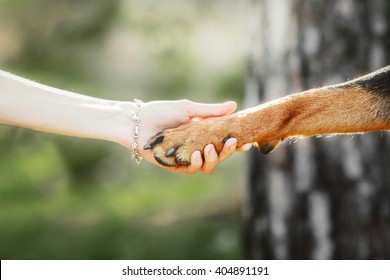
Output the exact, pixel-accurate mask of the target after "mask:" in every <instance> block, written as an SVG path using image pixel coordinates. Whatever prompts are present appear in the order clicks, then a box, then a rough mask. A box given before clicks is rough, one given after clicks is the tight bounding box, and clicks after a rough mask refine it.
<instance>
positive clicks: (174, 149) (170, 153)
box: [165, 147, 178, 157]
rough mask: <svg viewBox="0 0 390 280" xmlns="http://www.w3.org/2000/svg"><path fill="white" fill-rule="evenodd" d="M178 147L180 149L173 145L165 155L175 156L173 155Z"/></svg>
mask: <svg viewBox="0 0 390 280" xmlns="http://www.w3.org/2000/svg"><path fill="white" fill-rule="evenodd" d="M177 149H178V147H172V148H170V149H169V150H168V151H167V152H166V153H165V156H167V157H171V156H173V155H174V154H175V153H176V151H177Z"/></svg>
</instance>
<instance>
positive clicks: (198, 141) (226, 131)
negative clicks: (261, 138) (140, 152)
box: [144, 118, 236, 166]
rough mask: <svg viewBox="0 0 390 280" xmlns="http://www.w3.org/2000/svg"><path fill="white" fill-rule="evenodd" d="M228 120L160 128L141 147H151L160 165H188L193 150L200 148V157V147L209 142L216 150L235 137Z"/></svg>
mask: <svg viewBox="0 0 390 280" xmlns="http://www.w3.org/2000/svg"><path fill="white" fill-rule="evenodd" d="M228 122H229V121H228V119H225V118H221V119H210V120H209V119H208V120H203V121H197V122H191V123H187V124H184V125H182V126H180V127H177V128H173V129H168V130H164V131H162V132H160V133H158V134H156V135H155V136H154V137H152V138H151V139H150V140H149V141H148V143H147V144H146V145H145V146H144V149H145V150H152V151H153V154H154V158H155V159H156V161H157V162H159V163H160V164H161V165H164V166H177V165H189V164H191V155H192V153H193V152H194V151H196V150H198V151H200V152H201V154H202V156H203V150H204V147H205V146H206V145H208V144H213V145H214V146H215V149H216V151H217V153H219V152H220V151H221V150H222V147H223V145H224V143H225V142H226V141H227V140H228V139H229V138H231V137H236V136H235V135H234V134H233V133H232V131H231V128H232V126H230V127H229V126H228V125H227V124H228Z"/></svg>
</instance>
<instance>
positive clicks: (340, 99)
mask: <svg viewBox="0 0 390 280" xmlns="http://www.w3.org/2000/svg"><path fill="white" fill-rule="evenodd" d="M389 129H390V67H386V68H383V69H381V70H378V71H376V72H374V73H372V74H369V75H366V76H363V77H361V78H359V79H356V80H353V81H350V82H348V83H343V84H339V85H335V86H329V87H323V88H318V89H311V90H308V91H305V92H302V93H297V94H293V95H290V96H286V97H283V98H280V99H277V100H274V101H272V102H268V103H265V104H263V105H260V106H257V107H254V108H250V109H247V110H244V111H241V112H238V113H235V114H232V115H229V116H226V117H221V118H212V119H207V120H204V121H199V122H192V123H188V124H185V125H182V126H180V127H178V128H174V129H169V130H165V131H163V132H162V133H160V134H158V135H157V136H155V137H153V138H152V139H151V140H150V141H149V143H148V144H147V145H146V146H145V147H144V148H145V149H152V150H153V152H154V155H155V158H156V160H157V161H158V162H160V163H161V164H162V165H167V166H174V165H178V164H190V158H191V154H192V152H194V151H195V150H200V151H203V148H204V147H205V146H206V145H207V144H209V143H212V144H214V145H215V147H216V150H217V151H218V152H219V151H221V149H222V147H223V143H224V139H225V140H226V138H228V137H234V138H237V140H238V145H242V144H245V143H252V142H255V143H257V145H258V146H259V148H260V150H261V151H262V152H263V153H268V152H270V151H272V150H273V149H274V148H275V147H276V146H277V145H278V144H279V143H280V142H281V141H283V140H285V139H288V138H291V137H297V136H303V137H310V136H318V135H324V134H350V133H364V132H370V131H377V130H389Z"/></svg>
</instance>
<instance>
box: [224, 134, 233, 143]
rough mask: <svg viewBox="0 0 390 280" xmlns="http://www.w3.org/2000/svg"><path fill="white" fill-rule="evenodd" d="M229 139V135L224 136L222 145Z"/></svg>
mask: <svg viewBox="0 0 390 280" xmlns="http://www.w3.org/2000/svg"><path fill="white" fill-rule="evenodd" d="M230 138H232V136H231V135H230V134H229V135H228V136H226V137H225V138H223V140H222V144H225V143H226V141H227V140H229V139H230Z"/></svg>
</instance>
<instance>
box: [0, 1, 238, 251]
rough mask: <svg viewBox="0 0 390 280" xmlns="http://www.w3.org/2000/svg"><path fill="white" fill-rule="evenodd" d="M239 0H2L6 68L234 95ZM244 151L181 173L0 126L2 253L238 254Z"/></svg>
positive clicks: (166, 93) (151, 93) (126, 92)
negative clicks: (208, 169)
mask: <svg viewBox="0 0 390 280" xmlns="http://www.w3.org/2000/svg"><path fill="white" fill-rule="evenodd" d="M244 14H245V7H244V3H243V1H235V0H207V1H206V0H194V1H181V0H164V1H150V0H0V68H1V69H3V70H6V71H10V72H12V73H15V74H18V75H21V76H24V77H27V78H29V79H32V80H36V81H39V82H42V83H45V84H48V85H51V86H55V87H59V88H61V89H66V90H72V91H75V92H80V93H83V94H87V95H91V96H97V97H102V98H107V99H117V100H132V99H133V98H140V99H142V100H143V101H150V100H158V99H182V98H187V99H191V100H194V101H199V102H220V101H225V100H235V101H240V100H241V99H242V97H243V92H244V74H245V46H244V43H245V34H244V29H245V28H244V25H245V21H244V19H245V15H244ZM244 157H245V155H242V154H235V155H234V156H232V157H231V158H229V159H228V160H227V161H226V162H224V163H223V164H222V165H220V166H219V167H218V169H217V170H216V172H215V173H214V174H213V175H209V176H207V175H203V174H197V175H192V176H189V175H181V174H174V173H170V172H167V171H164V170H163V169H159V168H157V167H155V166H152V165H151V164H148V163H143V164H142V165H141V166H136V165H135V163H134V162H132V161H131V159H130V155H129V152H128V151H127V150H125V149H124V148H123V147H119V146H116V145H114V144H111V143H106V142H99V141H93V140H84V139H76V138H70V137H61V136H56V135H49V134H44V133H40V132H33V131H30V130H27V129H22V128H16V127H9V126H5V125H0V258H1V259H238V258H242V249H241V247H242V246H241V239H242V237H241V218H240V217H241V210H240V208H241V205H240V204H241V197H242V195H241V193H242V192H243V185H244V175H245V170H244V167H243V160H244Z"/></svg>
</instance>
